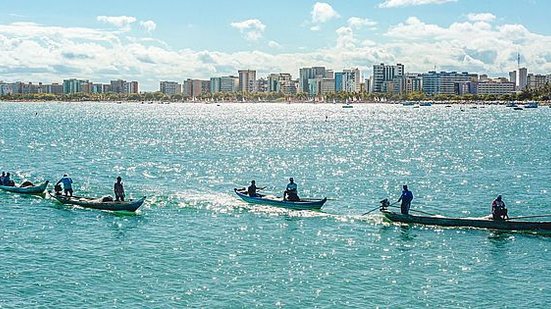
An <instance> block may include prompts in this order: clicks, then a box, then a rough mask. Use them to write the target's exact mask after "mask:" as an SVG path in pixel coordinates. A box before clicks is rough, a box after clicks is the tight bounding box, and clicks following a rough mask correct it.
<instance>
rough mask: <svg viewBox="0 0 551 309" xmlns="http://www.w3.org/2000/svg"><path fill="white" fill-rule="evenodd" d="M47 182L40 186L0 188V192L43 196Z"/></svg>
mask: <svg viewBox="0 0 551 309" xmlns="http://www.w3.org/2000/svg"><path fill="white" fill-rule="evenodd" d="M48 183H49V181H45V182H43V183H42V184H40V185H37V186H32V187H24V188H21V187H10V186H0V190H4V191H8V192H13V193H19V194H43V193H44V192H45V191H46V188H48Z"/></svg>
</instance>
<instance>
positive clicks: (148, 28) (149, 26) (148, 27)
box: [140, 20, 157, 33]
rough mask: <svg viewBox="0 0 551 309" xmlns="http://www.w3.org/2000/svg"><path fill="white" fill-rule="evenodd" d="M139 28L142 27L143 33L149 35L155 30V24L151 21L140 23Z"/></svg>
mask: <svg viewBox="0 0 551 309" xmlns="http://www.w3.org/2000/svg"><path fill="white" fill-rule="evenodd" d="M140 26H142V27H143V28H144V29H145V31H147V32H149V33H151V32H153V31H155V29H157V24H156V23H155V22H154V21H152V20H146V21H140Z"/></svg>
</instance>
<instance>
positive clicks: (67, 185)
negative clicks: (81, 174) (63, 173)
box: [60, 177, 73, 190]
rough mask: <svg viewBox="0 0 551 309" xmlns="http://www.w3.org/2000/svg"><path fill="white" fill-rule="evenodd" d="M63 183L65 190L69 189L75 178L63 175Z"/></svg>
mask: <svg viewBox="0 0 551 309" xmlns="http://www.w3.org/2000/svg"><path fill="white" fill-rule="evenodd" d="M60 181H61V183H62V184H63V189H64V190H67V189H72V188H73V187H72V185H71V184H72V183H73V180H72V179H71V178H69V177H63V178H61V180H60Z"/></svg>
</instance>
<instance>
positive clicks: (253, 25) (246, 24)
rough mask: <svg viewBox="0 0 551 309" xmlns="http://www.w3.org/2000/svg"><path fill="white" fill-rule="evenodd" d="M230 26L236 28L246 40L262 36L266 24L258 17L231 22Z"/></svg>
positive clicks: (255, 39)
mask: <svg viewBox="0 0 551 309" xmlns="http://www.w3.org/2000/svg"><path fill="white" fill-rule="evenodd" d="M230 25H231V26H232V27H234V28H236V29H238V30H239V31H240V32H241V33H242V34H243V36H244V37H245V39H246V40H247V41H257V40H258V39H260V38H262V34H263V33H264V30H266V25H264V24H263V23H262V22H261V21H260V20H258V19H248V20H244V21H240V22H233V23H231V24H230Z"/></svg>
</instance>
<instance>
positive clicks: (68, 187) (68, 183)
mask: <svg viewBox="0 0 551 309" xmlns="http://www.w3.org/2000/svg"><path fill="white" fill-rule="evenodd" d="M60 183H62V184H63V192H65V196H71V197H72V196H73V180H72V179H71V177H69V176H67V174H64V175H63V177H62V178H61V179H60V180H59V181H58V182H57V183H56V184H55V185H56V186H57V185H59V184H60Z"/></svg>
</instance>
